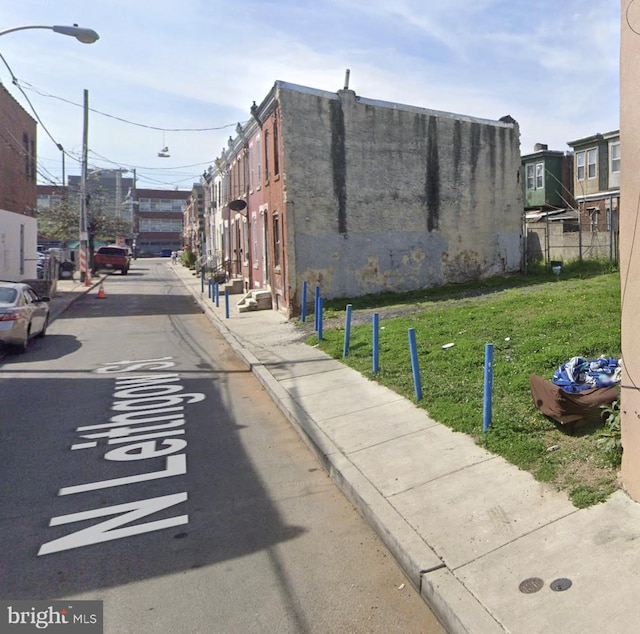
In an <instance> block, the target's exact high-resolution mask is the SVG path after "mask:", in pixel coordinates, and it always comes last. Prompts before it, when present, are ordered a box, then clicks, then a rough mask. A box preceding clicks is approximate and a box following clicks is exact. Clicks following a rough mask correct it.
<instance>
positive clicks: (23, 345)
mask: <svg viewBox="0 0 640 634" xmlns="http://www.w3.org/2000/svg"><path fill="white" fill-rule="evenodd" d="M30 337H31V324H29V329H28V330H27V336H26V337H25V338H24V341H23V342H22V343H19V344H18V345H16V352H17V353H18V354H23V353H25V352H26V351H27V348H28V347H29V338H30Z"/></svg>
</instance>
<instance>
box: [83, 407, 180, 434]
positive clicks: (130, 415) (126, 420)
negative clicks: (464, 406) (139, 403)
mask: <svg viewBox="0 0 640 634" xmlns="http://www.w3.org/2000/svg"><path fill="white" fill-rule="evenodd" d="M183 410H184V406H181V407H165V408H164V409H157V410H151V411H142V412H127V413H126V414H117V415H116V416H112V417H111V418H110V419H109V422H108V423H100V425H86V426H84V427H78V429H77V430H76V431H91V430H93V429H106V428H107V427H117V426H119V425H138V424H139V423H155V422H156V421H159V420H175V419H176V418H182V417H183V414H170V415H169V416H149V414H160V413H162V412H182V411H183ZM138 416H143V417H144V418H141V419H140V420H134V419H135V418H137V417H138Z"/></svg>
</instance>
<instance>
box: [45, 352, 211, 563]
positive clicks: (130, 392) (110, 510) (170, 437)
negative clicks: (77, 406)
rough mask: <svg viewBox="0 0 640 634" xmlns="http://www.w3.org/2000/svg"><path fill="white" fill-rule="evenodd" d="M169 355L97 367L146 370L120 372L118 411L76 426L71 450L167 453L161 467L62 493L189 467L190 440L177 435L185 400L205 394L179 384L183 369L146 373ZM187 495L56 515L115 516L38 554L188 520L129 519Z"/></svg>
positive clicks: (130, 457)
mask: <svg viewBox="0 0 640 634" xmlns="http://www.w3.org/2000/svg"><path fill="white" fill-rule="evenodd" d="M171 359H172V357H161V358H159V359H144V360H138V361H116V362H113V363H108V364H104V365H105V367H101V368H98V369H97V370H95V372H96V373H98V374H116V375H121V374H126V373H131V372H145V374H138V375H135V376H131V375H129V374H126V376H117V377H116V380H115V391H114V394H113V399H114V403H113V405H112V407H111V409H112V410H113V411H115V412H119V413H118V414H116V415H115V416H112V417H111V418H110V419H109V422H107V423H100V424H96V425H88V426H82V427H78V428H77V430H76V431H78V432H80V439H81V440H82V442H79V443H75V444H73V445H72V446H71V449H72V450H73V451H77V450H81V449H91V448H96V447H100V448H104V449H106V450H107V451H106V452H105V453H104V455H103V458H104V459H105V460H110V461H117V462H137V461H139V460H147V459H149V458H164V466H163V468H162V469H160V470H158V471H150V472H143V473H135V474H133V475H130V476H124V477H121V478H112V479H109V480H98V481H95V482H88V483H85V484H77V485H73V486H67V487H63V488H61V489H60V490H59V491H58V495H60V496H62V495H75V494H77V493H86V492H88V491H95V490H98V489H107V488H112V487H119V486H125V485H127V484H133V483H137V482H146V481H150V480H158V479H162V478H170V477H173V476H179V475H184V474H186V473H187V456H186V453H185V452H184V450H185V448H186V446H187V441H186V440H185V439H184V438H177V437H176V436H183V435H184V433H185V430H184V423H185V417H184V409H185V404H190V403H198V402H200V401H203V400H204V399H205V398H206V396H205V395H204V394H202V393H199V392H190V393H184V386H183V385H181V381H180V375H179V374H177V373H171V374H155V373H154V374H146V372H157V371H159V370H168V369H170V368H172V367H174V366H175V363H174V362H173V361H171ZM187 497H188V496H187V493H186V492H181V493H175V494H171V495H164V496H160V497H155V498H149V499H144V500H137V501H135V502H128V503H125V504H116V505H114V506H108V507H102V508H99V509H92V510H87V511H81V512H79V513H71V514H69V515H61V516H58V517H53V518H52V519H51V521H50V522H49V526H61V525H64V524H73V523H75V522H82V521H86V520H90V519H95V518H98V517H108V516H115V517H112V518H111V519H108V520H105V521H103V522H100V523H97V524H93V525H92V526H89V527H87V528H84V529H81V530H79V531H76V532H75V533H70V534H68V535H65V536H63V537H60V538H58V539H54V540H52V541H50V542H47V543H45V544H43V545H42V546H41V547H40V550H39V551H38V555H49V554H51V553H56V552H60V551H63V550H71V549H73V548H81V547H83V546H89V545H91V544H96V543H100V542H105V541H111V540H114V539H122V538H123V537H130V536H132V535H139V534H141V533H148V532H151V531H157V530H162V529H164V528H170V527H173V526H179V525H181V524H186V523H188V521H189V516H188V515H186V514H185V515H176V516H174V517H169V518H165V519H162V520H156V521H150V522H146V523H143V524H135V525H133V526H131V525H128V524H130V523H131V522H134V521H136V520H139V519H141V518H143V517H147V516H149V515H151V514H153V513H157V512H159V511H161V510H164V509H167V508H170V507H172V506H176V505H177V504H181V503H183V502H186V500H187Z"/></svg>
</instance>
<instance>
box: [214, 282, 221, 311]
mask: <svg viewBox="0 0 640 634" xmlns="http://www.w3.org/2000/svg"><path fill="white" fill-rule="evenodd" d="M213 293H214V295H215V296H216V308H220V284H218V282H216V285H215V287H214V289H213Z"/></svg>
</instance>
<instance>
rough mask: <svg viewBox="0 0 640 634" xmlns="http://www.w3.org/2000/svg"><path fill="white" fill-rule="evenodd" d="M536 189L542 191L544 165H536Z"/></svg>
mask: <svg viewBox="0 0 640 634" xmlns="http://www.w3.org/2000/svg"><path fill="white" fill-rule="evenodd" d="M536 189H544V163H536Z"/></svg>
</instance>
